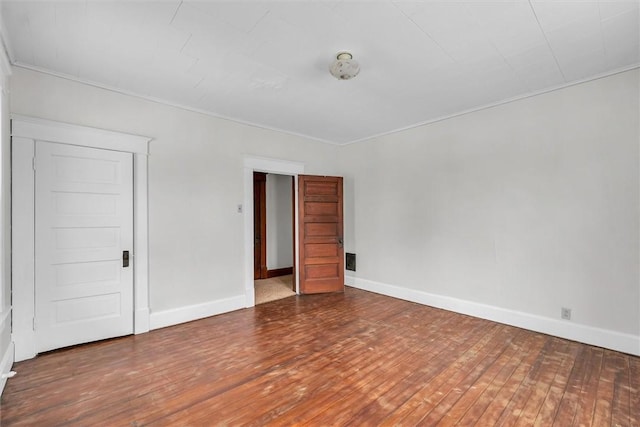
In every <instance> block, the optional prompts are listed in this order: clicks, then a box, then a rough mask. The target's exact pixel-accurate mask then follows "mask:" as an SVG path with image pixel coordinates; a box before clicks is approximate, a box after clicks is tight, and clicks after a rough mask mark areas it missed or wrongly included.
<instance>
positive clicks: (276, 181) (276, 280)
mask: <svg viewBox="0 0 640 427" xmlns="http://www.w3.org/2000/svg"><path fill="white" fill-rule="evenodd" d="M294 218H295V179H294V177H293V176H291V175H281V174H277V173H266V172H256V171H254V172H253V238H254V259H253V267H254V268H253V278H254V292H255V304H262V303H265V302H269V301H275V300H278V299H282V298H286V297H290V296H293V295H295V294H296V285H295V280H294V274H293V273H294V265H295V262H294V260H295V257H294V253H295V251H294V248H295V242H294V235H295V227H294Z"/></svg>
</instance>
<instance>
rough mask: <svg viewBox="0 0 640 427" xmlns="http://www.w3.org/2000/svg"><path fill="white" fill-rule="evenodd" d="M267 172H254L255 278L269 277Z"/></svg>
mask: <svg viewBox="0 0 640 427" xmlns="http://www.w3.org/2000/svg"><path fill="white" fill-rule="evenodd" d="M266 185H267V174H266V173H263V172H254V173H253V241H254V243H253V279H254V280H258V279H266V278H267V225H266V223H267V220H266V215H267V200H266V198H267V197H266V194H267V192H266Z"/></svg>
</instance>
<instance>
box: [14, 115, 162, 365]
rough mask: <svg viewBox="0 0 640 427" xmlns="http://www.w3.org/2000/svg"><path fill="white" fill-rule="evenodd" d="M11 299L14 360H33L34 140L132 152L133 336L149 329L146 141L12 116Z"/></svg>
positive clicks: (138, 137) (34, 342)
mask: <svg viewBox="0 0 640 427" xmlns="http://www.w3.org/2000/svg"><path fill="white" fill-rule="evenodd" d="M11 135H12V139H11V144H12V171H11V174H12V195H11V197H12V234H13V236H12V237H13V239H12V242H13V243H12V261H11V266H12V297H13V325H12V326H13V327H12V335H11V336H12V340H13V342H14V343H15V359H16V361H21V360H25V359H30V358H32V357H35V356H36V353H37V352H36V340H35V333H34V329H33V319H34V317H35V313H34V299H35V298H34V295H35V276H34V266H35V263H34V239H35V235H34V212H35V205H34V194H35V193H34V192H35V180H34V171H33V167H32V162H33V158H34V155H35V143H36V141H47V142H56V143H60V144H70V145H78V146H83V147H91V148H100V149H105V150H114V151H122V152H127V153H132V154H133V158H134V172H133V186H134V206H133V223H134V236H133V239H134V248H133V249H134V253H133V259H134V285H133V286H134V307H135V309H134V325H133V330H134V333H136V334H140V333H144V332H148V331H149V327H150V323H149V313H150V310H149V262H148V260H149V243H148V238H149V231H148V230H149V225H148V218H149V215H148V183H147V156H148V153H149V142H150V141H151V138H147V137H143V136H138V135H129V134H124V133H119V132H112V131H107V130H103V129H95V128H90V127H86V126H77V125H72V124H68V123H60V122H54V121H50V120H43V119H38V118H33V117H25V116H18V115H14V116H12V133H11Z"/></svg>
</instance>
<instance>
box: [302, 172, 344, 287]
mask: <svg viewBox="0 0 640 427" xmlns="http://www.w3.org/2000/svg"><path fill="white" fill-rule="evenodd" d="M298 218H299V260H300V293H302V294H316V293H323V292H342V291H344V248H343V234H342V231H343V220H342V177H331V176H311V175H299V176H298Z"/></svg>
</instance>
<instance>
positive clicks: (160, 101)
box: [11, 61, 341, 145]
mask: <svg viewBox="0 0 640 427" xmlns="http://www.w3.org/2000/svg"><path fill="white" fill-rule="evenodd" d="M11 64H12V65H13V66H14V67H18V68H24V69H26V70H31V71H36V72H38V73H42V74H48V75H50V76H54V77H59V78H61V79H65V80H70V81H73V82H76V83H82V84H85V85H88V86H93V87H96V88H98V89H104V90H108V91H110V92H115V93H119V94H121V95H127V96H132V97H134V98H140V99H144V100H145V101H150V102H154V103H156V104H161V105H167V106H170V107H175V108H179V109H181V110H186V111H191V112H193V113H199V114H204V115H206V116H210V117H215V118H216V119H222V120H227V121H230V122H234V123H239V124H242V125H246V126H251V127H255V128H259V129H263V130H268V131H274V132H280V133H284V134H287V135H292V136H296V137H299V138H305V139H310V140H313V141H316V142H322V143H324V144H330V145H341V144H340V143H337V142H334V141H329V140H326V139H322V138H318V137H315V136H310V135H305V134H302V133H297V132H292V131H289V130H285V129H280V128H277V127H270V126H265V125H263V124H258V123H254V122H250V121H246V120H239V119H235V118H233V117H228V116H225V115H222V114H217V113H214V112H211V111H207V110H202V109H200V108H194V107H189V106H187V105H183V104H179V103H176V102H171V101H167V100H166V99H162V98H155V97H153V96H148V95H141V94H139V93H136V92H133V91H129V90H126V89H120V88H116V87H113V86H110V85H105V84H102V83H96V82H94V81H91V80H86V79H81V78H79V77H75V76H71V75H69V74H65V73H58V72H56V71H51V70H48V69H46V68H41V67H36V66H33V65H29V64H24V63H21V62H20V61H14V62H12V63H11Z"/></svg>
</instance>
